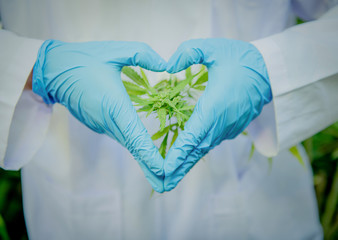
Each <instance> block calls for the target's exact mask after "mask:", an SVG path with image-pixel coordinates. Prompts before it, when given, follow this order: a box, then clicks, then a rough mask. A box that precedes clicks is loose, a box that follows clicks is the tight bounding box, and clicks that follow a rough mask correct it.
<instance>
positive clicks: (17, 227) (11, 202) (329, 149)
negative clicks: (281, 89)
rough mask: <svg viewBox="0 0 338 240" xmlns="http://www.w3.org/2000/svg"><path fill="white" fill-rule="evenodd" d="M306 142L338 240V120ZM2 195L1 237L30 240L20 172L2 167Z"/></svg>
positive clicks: (327, 227) (328, 226)
mask: <svg viewBox="0 0 338 240" xmlns="http://www.w3.org/2000/svg"><path fill="white" fill-rule="evenodd" d="M303 145H304V147H305V149H306V151H307V153H308V155H309V158H310V161H311V164H312V168H313V173H314V178H313V184H314V187H315V189H316V195H317V202H318V209H319V214H320V218H321V222H322V225H323V229H324V233H325V239H338V211H337V205H338V204H337V203H338V201H337V199H338V164H337V163H338V122H336V123H335V124H333V125H332V126H330V127H328V128H326V129H325V130H323V131H321V132H320V133H318V134H316V135H315V136H313V137H311V138H309V139H307V140H305V141H304V142H303ZM295 161H297V160H295ZM0 196H1V198H0V237H1V239H4V240H8V239H12V240H13V239H15V240H16V239H18V240H23V239H27V233H26V228H25V222H24V217H23V210H22V197H21V183H20V172H18V171H4V170H0Z"/></svg>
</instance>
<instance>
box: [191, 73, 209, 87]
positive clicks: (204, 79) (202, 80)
mask: <svg viewBox="0 0 338 240" xmlns="http://www.w3.org/2000/svg"><path fill="white" fill-rule="evenodd" d="M207 81H208V72H204V73H203V74H201V76H200V77H199V78H197V80H196V82H195V83H194V85H193V86H196V85H201V84H203V83H205V82H207Z"/></svg>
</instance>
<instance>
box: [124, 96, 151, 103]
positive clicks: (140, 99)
mask: <svg viewBox="0 0 338 240" xmlns="http://www.w3.org/2000/svg"><path fill="white" fill-rule="evenodd" d="M129 97H130V100H132V101H133V102H134V103H138V104H141V105H152V104H154V102H153V101H151V100H149V99H144V98H139V97H137V96H135V95H129Z"/></svg>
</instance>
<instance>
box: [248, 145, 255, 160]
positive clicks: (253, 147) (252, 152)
mask: <svg viewBox="0 0 338 240" xmlns="http://www.w3.org/2000/svg"><path fill="white" fill-rule="evenodd" d="M254 153H255V145H254V144H253V143H251V150H250V155H249V161H250V159H251V158H252V157H253V155H254Z"/></svg>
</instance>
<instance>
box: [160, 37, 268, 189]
mask: <svg viewBox="0 0 338 240" xmlns="http://www.w3.org/2000/svg"><path fill="white" fill-rule="evenodd" d="M192 64H204V65H206V66H207V68H208V72H209V80H208V84H207V87H206V89H205V91H204V93H203V94H202V96H201V97H200V98H199V100H198V102H197V104H196V107H195V109H194V112H193V114H192V115H191V117H190V119H189V120H188V122H187V123H186V125H185V129H184V131H182V132H181V133H180V134H179V136H178V137H177V139H176V141H175V143H174V144H173V146H172V147H171V149H170V150H169V152H168V154H167V156H166V159H165V164H164V171H165V179H164V188H165V190H166V191H170V190H171V189H173V188H175V187H176V185H177V184H178V182H179V181H181V179H182V178H183V177H184V176H185V174H187V172H188V171H189V170H190V169H191V168H192V167H193V166H194V165H195V164H196V163H197V161H198V160H199V159H201V158H202V157H203V156H204V155H205V154H207V153H208V152H209V151H210V150H211V149H213V148H214V147H215V146H217V145H218V144H220V143H221V142H222V141H223V140H225V139H233V138H235V137H236V136H237V135H238V134H240V133H241V132H242V131H243V130H244V129H245V128H246V127H247V126H248V124H249V123H250V122H251V121H252V120H253V119H254V118H255V117H257V116H258V115H259V114H260V112H261V110H262V108H263V106H264V104H266V103H268V102H270V101H271V99H272V93H271V89H270V84H269V77H268V73H267V70H266V67H265V63H264V60H263V57H262V55H261V54H260V52H259V51H258V50H257V49H256V48H255V47H254V46H253V45H252V44H250V43H247V42H242V41H238V40H230V39H196V40H189V41H186V42H184V43H182V44H181V45H180V47H179V48H178V49H177V51H176V52H175V53H174V54H173V56H172V57H171V58H170V60H169V61H168V66H167V71H168V72H169V73H176V72H179V71H182V70H184V69H186V68H188V67H189V66H191V65H192Z"/></svg>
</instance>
